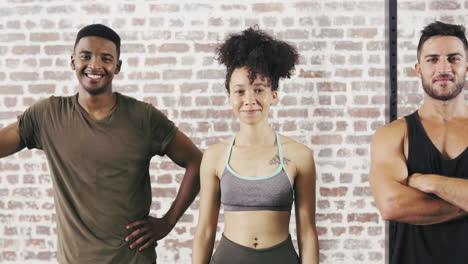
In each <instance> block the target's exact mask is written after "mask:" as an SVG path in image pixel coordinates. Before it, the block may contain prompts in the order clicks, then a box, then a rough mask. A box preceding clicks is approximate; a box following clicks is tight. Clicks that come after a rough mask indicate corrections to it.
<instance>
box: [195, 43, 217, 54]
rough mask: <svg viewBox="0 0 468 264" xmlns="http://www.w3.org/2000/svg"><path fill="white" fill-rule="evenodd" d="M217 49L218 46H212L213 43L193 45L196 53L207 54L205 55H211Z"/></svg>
mask: <svg viewBox="0 0 468 264" xmlns="http://www.w3.org/2000/svg"><path fill="white" fill-rule="evenodd" d="M217 47H218V44H214V43H208V44H205V43H204V44H201V43H195V51H196V52H207V53H210V54H213V53H214V52H215V50H216V48H217Z"/></svg>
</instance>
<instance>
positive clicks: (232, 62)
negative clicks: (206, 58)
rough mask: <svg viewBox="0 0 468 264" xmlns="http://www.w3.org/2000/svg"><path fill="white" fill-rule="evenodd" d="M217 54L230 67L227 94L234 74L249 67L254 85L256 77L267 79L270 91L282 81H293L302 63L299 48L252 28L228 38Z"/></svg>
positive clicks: (227, 75) (227, 77)
mask: <svg viewBox="0 0 468 264" xmlns="http://www.w3.org/2000/svg"><path fill="white" fill-rule="evenodd" d="M217 53H218V56H217V60H218V61H219V62H220V63H222V64H224V65H226V68H227V73H226V81H225V86H226V89H227V90H228V92H229V82H230V80H231V75H232V72H233V71H234V70H235V69H237V68H242V67H247V69H248V71H249V79H250V82H251V83H253V82H254V81H255V78H256V77H257V74H260V75H262V76H264V77H266V78H267V79H268V81H269V83H270V85H271V89H272V90H273V91H276V90H278V81H279V79H280V78H290V77H291V73H292V72H293V71H294V66H295V65H296V64H297V63H298V61H299V54H298V53H297V50H296V48H294V47H293V46H291V45H290V44H288V43H286V42H284V41H280V40H278V39H275V38H273V37H271V36H269V35H268V34H267V33H265V32H263V31H261V30H259V29H258V28H252V27H251V28H248V29H246V30H244V31H242V32H241V33H240V34H231V35H229V37H228V38H227V39H226V41H225V42H224V43H223V44H222V45H221V46H220V47H219V48H218V51H217Z"/></svg>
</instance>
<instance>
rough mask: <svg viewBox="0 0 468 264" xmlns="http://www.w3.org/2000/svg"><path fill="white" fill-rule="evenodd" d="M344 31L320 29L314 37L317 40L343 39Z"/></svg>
mask: <svg viewBox="0 0 468 264" xmlns="http://www.w3.org/2000/svg"><path fill="white" fill-rule="evenodd" d="M343 36H344V30H343V29H340V28H322V29H320V33H319V34H317V35H316V37H318V38H343Z"/></svg>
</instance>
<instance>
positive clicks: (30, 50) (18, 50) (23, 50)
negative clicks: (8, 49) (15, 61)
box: [12, 45, 41, 55]
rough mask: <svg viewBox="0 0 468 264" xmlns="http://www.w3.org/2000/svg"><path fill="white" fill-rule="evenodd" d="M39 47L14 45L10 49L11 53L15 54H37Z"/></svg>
mask: <svg viewBox="0 0 468 264" xmlns="http://www.w3.org/2000/svg"><path fill="white" fill-rule="evenodd" d="M40 50H41V48H40V46H22V45H20V46H15V47H13V49H12V52H13V54H16V55H38V53H39V52H40Z"/></svg>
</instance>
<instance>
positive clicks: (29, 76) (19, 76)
mask: <svg viewBox="0 0 468 264" xmlns="http://www.w3.org/2000/svg"><path fill="white" fill-rule="evenodd" d="M10 79H11V80H13V81H35V80H38V79H39V74H37V72H12V73H10Z"/></svg>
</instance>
